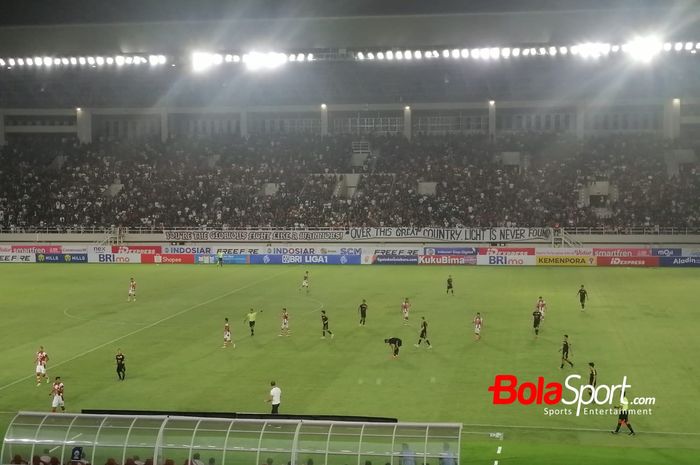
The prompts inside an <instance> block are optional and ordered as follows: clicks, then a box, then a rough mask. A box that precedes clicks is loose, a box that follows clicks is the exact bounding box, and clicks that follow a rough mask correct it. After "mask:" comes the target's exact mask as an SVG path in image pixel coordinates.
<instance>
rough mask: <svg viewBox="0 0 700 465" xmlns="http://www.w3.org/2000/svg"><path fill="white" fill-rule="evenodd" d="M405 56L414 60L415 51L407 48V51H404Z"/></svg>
mask: <svg viewBox="0 0 700 465" xmlns="http://www.w3.org/2000/svg"><path fill="white" fill-rule="evenodd" d="M403 57H404V58H405V59H406V60H412V59H413V52H411V51H410V50H406V51H405V52H403Z"/></svg>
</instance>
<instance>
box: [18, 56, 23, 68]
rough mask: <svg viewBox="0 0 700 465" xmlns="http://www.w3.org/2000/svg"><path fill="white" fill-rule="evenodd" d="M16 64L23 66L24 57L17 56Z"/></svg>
mask: <svg viewBox="0 0 700 465" xmlns="http://www.w3.org/2000/svg"><path fill="white" fill-rule="evenodd" d="M17 66H24V58H17Z"/></svg>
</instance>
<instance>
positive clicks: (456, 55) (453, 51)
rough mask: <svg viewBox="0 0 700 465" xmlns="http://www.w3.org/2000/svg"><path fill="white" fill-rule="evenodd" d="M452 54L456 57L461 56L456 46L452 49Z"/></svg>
mask: <svg viewBox="0 0 700 465" xmlns="http://www.w3.org/2000/svg"><path fill="white" fill-rule="evenodd" d="M450 56H451V57H452V58H455V59H457V58H459V50H457V49H456V48H454V49H452V52H450Z"/></svg>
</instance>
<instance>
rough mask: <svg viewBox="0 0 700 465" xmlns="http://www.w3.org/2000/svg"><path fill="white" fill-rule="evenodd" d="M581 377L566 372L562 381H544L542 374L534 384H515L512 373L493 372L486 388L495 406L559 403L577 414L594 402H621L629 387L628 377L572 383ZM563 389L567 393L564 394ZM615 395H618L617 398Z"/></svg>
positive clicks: (604, 403)
mask: <svg viewBox="0 0 700 465" xmlns="http://www.w3.org/2000/svg"><path fill="white" fill-rule="evenodd" d="M580 380H581V376H580V375H577V374H572V375H569V376H568V377H567V378H566V379H565V380H564V384H563V385H562V383H558V382H551V383H546V384H545V380H544V378H543V377H542V376H539V377H538V378H537V383H532V382H529V381H527V382H524V383H522V384H520V385H518V378H517V377H516V376H514V375H496V378H495V379H494V382H493V385H492V386H489V388H488V390H489V391H490V392H493V404H494V405H509V404H513V403H515V402H516V401H517V402H518V403H519V404H522V405H531V404H537V405H542V404H543V403H544V404H547V405H554V404H558V403H562V404H564V405H572V406H573V405H575V406H576V416H579V415H580V413H581V408H582V406H585V405H590V404H593V403H595V404H596V405H610V404H612V403H613V402H615V401H616V400H617V401H618V402H620V403H622V398H623V396H624V392H625V391H626V390H627V389H629V388H631V387H632V385H631V384H627V376H623V378H622V383H620V384H615V385H611V386H609V385H607V384H601V385H598V386H595V387H594V386H591V385H590V384H579V385H578V386H575V385H574V382H577V381H579V382H580ZM564 390H566V391H567V394H570V396H568V395H567V396H566V397H565V396H564ZM616 395H617V397H616Z"/></svg>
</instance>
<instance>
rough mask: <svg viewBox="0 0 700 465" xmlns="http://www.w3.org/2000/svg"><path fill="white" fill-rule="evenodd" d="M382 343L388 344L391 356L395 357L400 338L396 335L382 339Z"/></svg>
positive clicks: (397, 354)
mask: <svg viewBox="0 0 700 465" xmlns="http://www.w3.org/2000/svg"><path fill="white" fill-rule="evenodd" d="M384 343H386V344H389V347H391V353H392V357H393V358H396V357H398V356H399V348H400V347H401V339H399V338H398V337H390V338H389V339H384Z"/></svg>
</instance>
